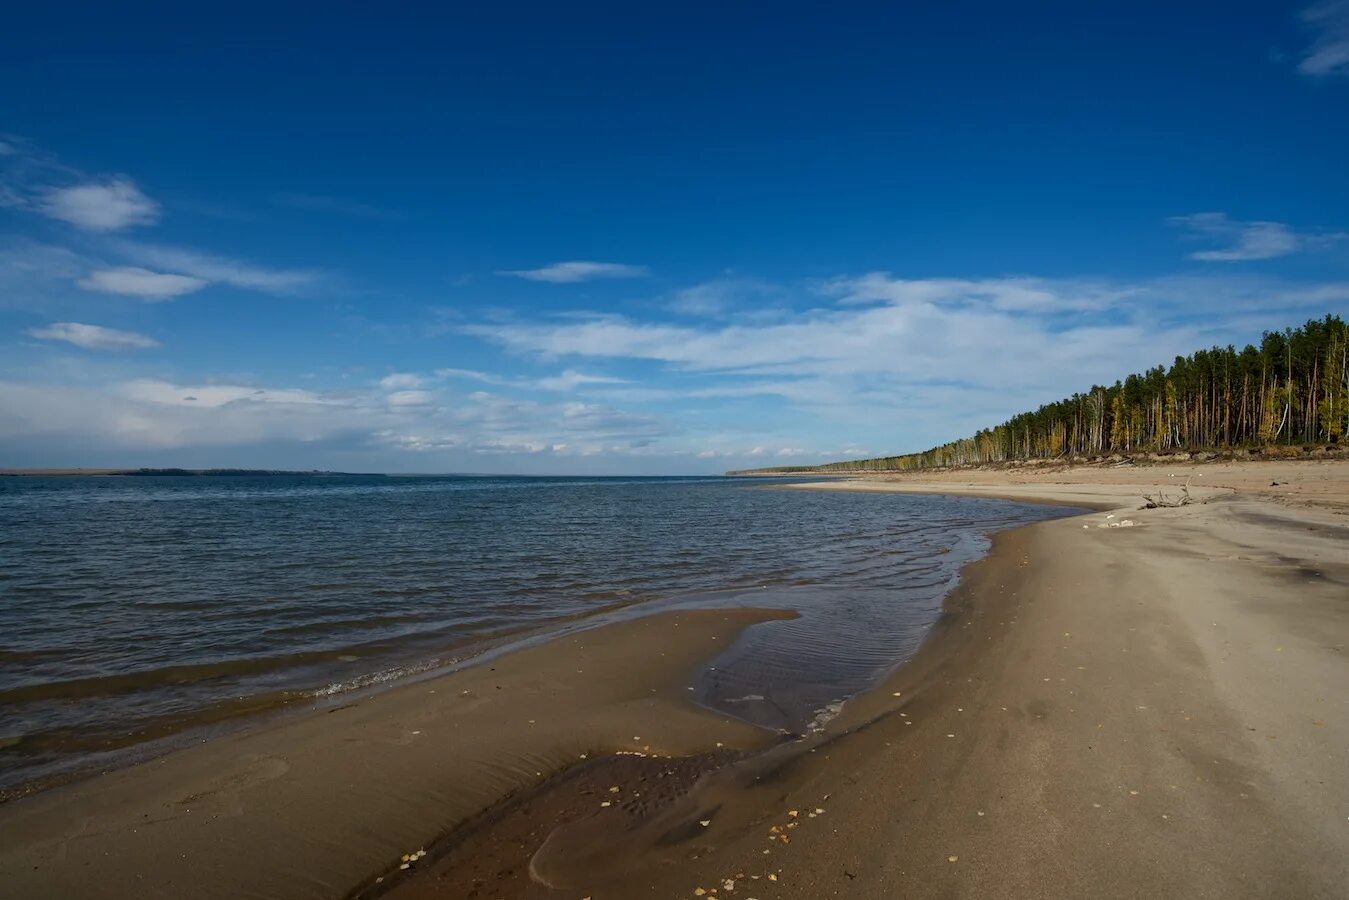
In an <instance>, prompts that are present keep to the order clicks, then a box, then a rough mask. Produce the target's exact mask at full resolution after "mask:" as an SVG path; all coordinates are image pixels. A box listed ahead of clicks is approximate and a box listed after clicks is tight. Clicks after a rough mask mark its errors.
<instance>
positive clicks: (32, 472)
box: [0, 468, 383, 478]
mask: <svg viewBox="0 0 1349 900" xmlns="http://www.w3.org/2000/svg"><path fill="white" fill-rule="evenodd" d="M6 475H9V476H18V477H23V476H27V477H43V478H58V477H59V478H64V477H68V476H80V475H87V476H96V475H102V476H106V475H128V476H137V475H148V476H157V475H197V476H215V477H222V478H227V477H246V478H258V477H267V476H288V477H326V476H334V475H346V476H350V475H361V476H362V477H372V478H379V477H383V476H382V475H379V474H378V473H373V472H365V473H361V472H329V471H324V470H319V469H312V470H303V471H295V470H290V469H177V468H158V469H156V468H138V469H0V477H3V476H6Z"/></svg>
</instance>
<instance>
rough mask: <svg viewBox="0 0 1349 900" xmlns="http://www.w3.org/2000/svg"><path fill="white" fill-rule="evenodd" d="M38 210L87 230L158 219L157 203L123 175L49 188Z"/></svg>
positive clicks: (104, 228) (123, 226)
mask: <svg viewBox="0 0 1349 900" xmlns="http://www.w3.org/2000/svg"><path fill="white" fill-rule="evenodd" d="M37 208H38V211H39V212H41V213H43V214H44V215H46V216H50V217H51V218H53V219H60V220H61V221H63V222H69V223H70V224H72V225H75V226H78V227H80V228H84V229H86V230H88V231H121V230H122V229H125V228H130V227H131V226H133V225H150V224H153V223H154V222H157V221H158V220H159V204H158V203H156V202H155V201H154V200H151V199H150V198H149V197H147V196H145V194H143V193H142V192H141V189H140V188H138V187H136V184H135V183H134V182H133V181H132V180H131V179H130V178H127V177H125V176H117V177H115V178H110V179H108V180H106V181H101V182H99V181H92V182H87V183H84V184H75V185H70V186H68V187H54V188H48V189H47V190H46V191H45V192H44V193H43V195H42V198H41V199H40V200H39V201H38V204H37Z"/></svg>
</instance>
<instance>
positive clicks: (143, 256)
mask: <svg viewBox="0 0 1349 900" xmlns="http://www.w3.org/2000/svg"><path fill="white" fill-rule="evenodd" d="M116 249H117V250H119V251H120V252H121V253H123V254H125V255H126V256H128V257H130V258H132V259H134V260H136V261H137V262H140V263H143V264H144V265H148V266H154V267H156V268H159V269H168V270H170V271H172V272H178V273H181V274H184V275H188V276H190V277H192V278H196V279H200V280H201V281H203V282H213V283H217V284H228V285H232V286H234V287H239V288H247V289H249V290H258V291H268V292H272V293H278V294H284V293H291V292H294V291H298V290H301V289H303V288H306V287H309V286H311V285H313V284H314V283H315V282H317V281H318V280H319V279H320V278H321V277H322V275H321V273H320V272H317V271H315V270H311V269H273V268H267V267H264V266H259V265H255V264H253V263H248V262H242V261H240V260H235V259H229V258H228V257H224V256H215V255H213V254H209V253H203V252H201V251H198V250H189V249H187V248H185V247H170V246H165V245H162V244H147V243H142V242H138V241H118V242H117V243H116Z"/></svg>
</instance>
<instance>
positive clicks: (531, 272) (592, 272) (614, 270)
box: [497, 261, 651, 284]
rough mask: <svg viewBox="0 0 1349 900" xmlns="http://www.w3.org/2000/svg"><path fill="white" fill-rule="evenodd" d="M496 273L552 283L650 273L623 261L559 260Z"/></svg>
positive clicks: (641, 275)
mask: <svg viewBox="0 0 1349 900" xmlns="http://www.w3.org/2000/svg"><path fill="white" fill-rule="evenodd" d="M497 274H498V275H511V276H514V277H516V278H524V279H527V280H529V281H548V282H551V283H553V284H570V283H572V282H577V281H595V280H597V279H602V278H646V277H647V276H649V275H650V274H651V272H650V270H648V269H647V267H646V266H630V265H626V264H624V263H608V262H585V261H575V262H559V263H553V264H552V265H548V266H544V267H543V268H541V269H515V270H510V271H505V272H498V273H497Z"/></svg>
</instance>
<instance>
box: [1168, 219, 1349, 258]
mask: <svg viewBox="0 0 1349 900" xmlns="http://www.w3.org/2000/svg"><path fill="white" fill-rule="evenodd" d="M1169 221H1170V222H1171V224H1172V225H1175V226H1177V227H1179V228H1184V229H1186V230H1187V231H1189V232H1190V236H1191V237H1201V238H1209V239H1211V240H1214V241H1219V242H1221V243H1224V244H1226V245H1227V246H1225V247H1221V248H1218V249H1216V250H1199V251H1197V252H1194V253H1191V254H1190V259H1197V260H1201V261H1203V262H1245V261H1248V260H1257V259H1275V258H1277V257H1280V256H1288V255H1290V254H1293V253H1300V252H1303V251H1306V250H1318V249H1323V248H1326V247H1329V246H1331V245H1333V244H1335V243H1338V242H1340V241H1344V240H1349V234H1347V233H1344V232H1327V231H1321V232H1314V231H1305V232H1298V231H1294V230H1293V229H1292V228H1291V227H1289V226H1288V225H1285V224H1283V223H1282V222H1239V221H1235V220H1233V219H1229V218H1228V217H1227V214H1226V213H1220V212H1205V213H1194V214H1193V215H1188V216H1173V217H1172V218H1171V219H1170V220H1169Z"/></svg>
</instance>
